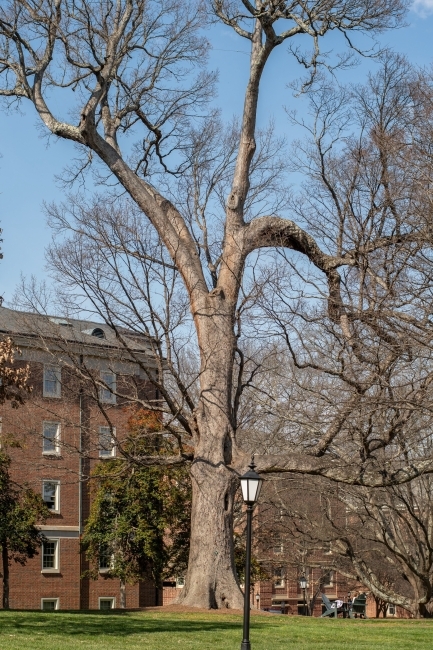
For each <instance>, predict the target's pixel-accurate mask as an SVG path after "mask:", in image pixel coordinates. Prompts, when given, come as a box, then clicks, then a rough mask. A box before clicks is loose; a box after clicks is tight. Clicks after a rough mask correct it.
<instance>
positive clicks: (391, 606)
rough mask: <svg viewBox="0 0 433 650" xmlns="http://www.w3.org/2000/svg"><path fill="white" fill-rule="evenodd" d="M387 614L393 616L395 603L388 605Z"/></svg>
mask: <svg viewBox="0 0 433 650" xmlns="http://www.w3.org/2000/svg"><path fill="white" fill-rule="evenodd" d="M388 614H389V616H395V605H388Z"/></svg>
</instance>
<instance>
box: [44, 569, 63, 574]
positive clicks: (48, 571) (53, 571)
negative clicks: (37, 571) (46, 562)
mask: <svg viewBox="0 0 433 650" xmlns="http://www.w3.org/2000/svg"><path fill="white" fill-rule="evenodd" d="M41 573H48V574H50V573H54V574H56V573H57V574H59V573H60V569H42V570H41Z"/></svg>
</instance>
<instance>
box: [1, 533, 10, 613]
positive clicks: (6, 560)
mask: <svg viewBox="0 0 433 650" xmlns="http://www.w3.org/2000/svg"><path fill="white" fill-rule="evenodd" d="M2 571H3V609H9V554H8V547H7V544H6V543H4V544H3V545H2Z"/></svg>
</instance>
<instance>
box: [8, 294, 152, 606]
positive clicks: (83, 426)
mask: <svg viewBox="0 0 433 650" xmlns="http://www.w3.org/2000/svg"><path fill="white" fill-rule="evenodd" d="M118 335H120V336H121V337H122V338H123V339H124V340H126V342H127V347H128V350H129V351H126V349H125V346H124V345H122V344H121V343H120V342H119V339H118V338H117V337H116V333H115V332H114V331H113V330H112V329H111V328H110V327H108V326H106V325H104V324H101V323H94V322H90V321H81V320H76V319H70V318H54V317H49V316H40V315H37V314H32V313H24V312H18V311H14V310H10V309H6V308H4V307H0V336H10V337H11V338H12V339H13V341H14V342H15V344H16V345H17V346H18V347H19V348H20V349H21V352H22V354H21V356H20V357H19V358H18V359H17V365H20V364H27V363H28V364H30V371H31V375H30V380H29V383H30V384H31V385H32V386H33V392H32V393H31V395H30V396H29V398H28V400H27V402H26V403H25V404H24V406H21V407H20V408H18V409H13V408H11V406H10V404H5V405H3V406H1V407H0V416H1V431H0V442H1V446H2V448H4V449H5V451H6V452H7V453H8V454H9V455H10V456H11V458H12V466H11V468H12V475H13V478H14V479H15V480H16V481H17V482H18V483H21V484H22V483H28V484H29V486H30V487H32V488H33V489H34V490H35V491H36V492H39V493H40V494H41V495H42V496H43V499H44V501H45V502H46V504H47V506H48V508H49V510H50V512H51V516H50V517H49V519H48V521H47V522H46V524H45V525H43V526H41V528H42V530H43V533H44V535H45V537H46V542H45V543H44V544H43V547H42V548H41V549H40V553H39V555H38V556H36V557H35V558H34V559H32V560H29V561H28V562H27V564H26V565H25V566H20V565H19V564H15V563H13V565H12V566H11V575H10V606H11V608H13V609H107V608H113V607H116V606H118V604H119V595H120V593H119V581H118V580H116V579H111V578H109V577H107V570H108V568H109V566H108V565H107V563H106V562H105V561H104V558H101V561H100V570H99V579H98V580H91V579H89V578H82V575H83V573H84V572H85V571H86V570H87V569H88V568H89V567H88V565H87V562H86V560H85V557H84V555H83V553H81V552H80V536H81V534H82V531H83V526H84V524H85V522H86V518H87V517H88V514H89V508H90V498H91V497H90V491H89V484H88V480H87V479H88V477H89V476H90V474H91V472H92V469H93V468H94V466H95V464H96V463H98V462H101V461H103V460H104V459H105V458H112V457H113V456H115V455H116V450H117V442H118V441H119V440H122V437H123V435H124V433H125V428H126V422H127V420H128V417H129V415H130V413H131V411H130V406H129V408H128V405H130V404H131V403H132V402H135V401H136V400H137V399H138V400H140V399H143V400H158V394H157V393H156V391H155V388H154V387H153V385H152V383H151V382H150V381H149V377H150V376H152V373H155V372H156V369H155V367H154V361H153V359H154V357H153V355H152V354H151V350H150V343H149V339H147V338H146V337H145V336H142V337H139V336H137V335H136V334H134V335H132V333H130V332H128V331H127V330H125V329H121V330H120V331H119V332H118ZM105 559H106V558H105ZM160 603H161V604H162V594H161V593H160V592H159V591H158V590H156V589H155V587H154V585H153V584H152V583H151V582H150V581H149V582H143V583H140V584H137V585H135V586H127V588H126V604H127V607H128V608H134V607H144V606H152V605H157V604H160Z"/></svg>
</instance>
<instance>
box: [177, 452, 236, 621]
mask: <svg viewBox="0 0 433 650" xmlns="http://www.w3.org/2000/svg"><path fill="white" fill-rule="evenodd" d="M192 480H193V503H192V521H191V524H192V526H191V542H190V554H189V562H188V572H187V576H186V584H185V587H184V589H183V590H182V593H181V595H180V597H179V602H181V603H182V604H184V605H190V606H193V607H205V608H208V609H220V608H224V607H227V608H236V609H241V608H242V607H243V602H244V598H243V594H242V592H241V590H240V588H239V583H238V581H237V577H236V573H235V566H234V556H233V526H232V507H233V496H234V493H235V489H236V480H235V479H234V476H233V474H232V472H231V471H230V470H229V469H227V468H226V467H225V465H224V463H221V464H219V465H217V466H215V465H213V464H209V463H207V462H206V461H204V460H198V461H196V462H195V463H194V465H193V468H192Z"/></svg>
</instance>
